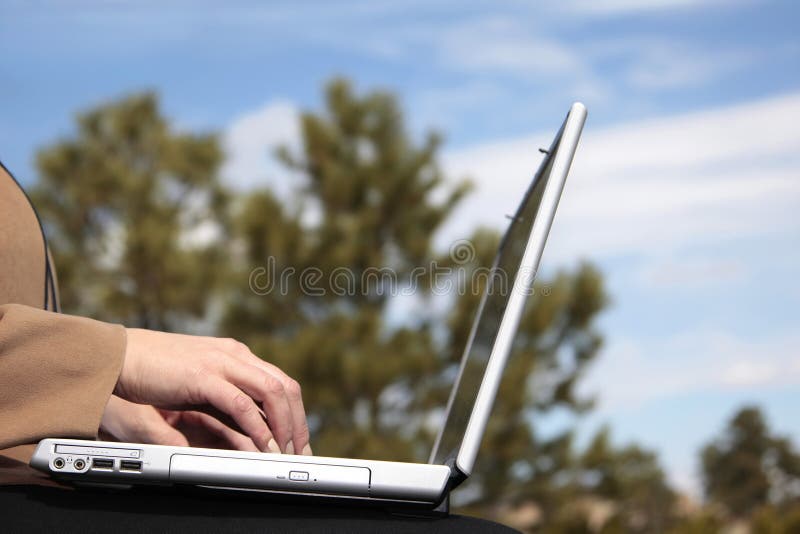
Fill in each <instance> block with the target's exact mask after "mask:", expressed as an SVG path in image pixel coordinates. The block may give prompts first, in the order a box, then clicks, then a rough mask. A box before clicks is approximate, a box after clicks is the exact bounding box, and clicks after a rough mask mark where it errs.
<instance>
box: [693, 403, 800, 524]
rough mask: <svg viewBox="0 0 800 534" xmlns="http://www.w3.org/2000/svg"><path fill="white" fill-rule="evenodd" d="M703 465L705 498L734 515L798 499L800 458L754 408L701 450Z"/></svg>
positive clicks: (735, 418) (740, 413) (739, 415)
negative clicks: (775, 433) (770, 428)
mask: <svg viewBox="0 0 800 534" xmlns="http://www.w3.org/2000/svg"><path fill="white" fill-rule="evenodd" d="M701 463H702V474H703V486H704V489H705V494H706V497H707V498H708V499H709V500H711V501H713V502H716V503H719V504H721V505H723V506H724V507H725V508H726V509H727V510H728V512H729V513H730V514H732V515H733V516H736V517H747V516H749V515H750V513H751V512H752V511H753V510H755V509H757V508H758V507H760V506H764V505H767V504H775V505H781V504H786V503H790V502H797V499H798V497H800V455H798V453H797V452H796V451H795V450H794V449H793V446H792V444H791V442H790V441H789V440H788V439H786V438H784V437H780V436H775V435H773V434H772V432H771V431H770V430H769V428H768V426H767V423H766V421H765V420H764V416H763V414H762V413H761V410H759V409H758V408H757V407H755V406H746V407H744V408H742V409H741V410H739V411H738V412H737V413H736V414H735V415H734V416H733V417H732V418H731V420H730V422H729V423H728V425H727V427H726V428H725V430H724V432H723V434H722V435H721V436H719V437H718V438H716V439H715V440H713V441H712V442H711V443H709V444H708V445H706V446H705V447H704V448H703V450H702V453H701Z"/></svg>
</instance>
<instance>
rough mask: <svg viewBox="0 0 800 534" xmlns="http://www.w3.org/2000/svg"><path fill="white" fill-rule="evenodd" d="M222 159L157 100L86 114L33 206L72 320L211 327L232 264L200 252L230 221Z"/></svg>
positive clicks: (47, 156)
mask: <svg viewBox="0 0 800 534" xmlns="http://www.w3.org/2000/svg"><path fill="white" fill-rule="evenodd" d="M222 157H223V155H222V152H221V150H220V148H219V144H218V142H217V139H216V137H214V136H212V135H194V134H187V133H178V132H174V131H172V130H171V129H170V127H169V124H168V122H167V120H166V119H165V118H164V117H163V116H162V114H161V112H160V110H159V108H158V101H157V99H156V97H155V95H153V94H142V95H136V96H132V97H130V98H126V99H123V100H120V101H118V102H115V103H112V104H108V105H105V106H100V107H98V108H96V109H93V110H91V111H88V112H86V113H83V114H81V115H80V116H79V117H78V129H77V132H76V134H75V135H73V136H71V137H70V138H68V139H65V140H63V141H61V142H58V143H56V144H55V145H53V146H50V147H47V148H45V149H43V150H41V151H40V152H39V154H38V156H37V166H38V168H39V183H38V185H37V187H36V188H35V190H34V191H33V195H32V196H33V199H34V203H35V205H36V206H37V208H38V210H39V212H40V214H41V216H42V218H43V219H44V223H45V227H46V231H47V234H48V235H49V238H50V245H51V247H52V249H53V252H54V254H55V256H56V259H57V265H58V272H59V276H60V283H61V294H62V300H63V303H62V304H63V309H64V310H65V311H71V312H77V313H82V314H85V315H90V316H93V317H97V318H102V319H106V320H114V321H121V322H124V323H126V324H127V325H129V326H141V327H147V328H154V329H168V328H175V327H177V325H178V323H177V321H179V320H181V319H186V318H192V317H195V318H197V317H202V316H203V315H204V313H205V311H206V305H207V304H208V289H209V288H210V287H211V286H212V285H213V282H214V280H215V278H216V275H215V272H216V266H217V265H219V262H218V259H219V256H220V254H219V252H218V249H219V247H218V243H213V242H209V239H208V238H206V239H201V240H200V241H201V242H200V243H197V242H196V241H198V239H197V238H198V237H202V236H198V234H199V233H201V232H200V231H201V230H203V229H205V230H206V232H205V233H207V234H212V235H213V234H214V233H215V232H216V233H219V231H220V229H221V226H222V223H223V221H224V217H223V213H224V212H223V207H224V199H225V195H224V194H223V191H222V188H221V186H220V184H219V181H218V175H217V171H218V169H219V166H220V164H221V162H222ZM209 230H211V231H210V232H209ZM207 237H210V236H207ZM193 238H194V239H193Z"/></svg>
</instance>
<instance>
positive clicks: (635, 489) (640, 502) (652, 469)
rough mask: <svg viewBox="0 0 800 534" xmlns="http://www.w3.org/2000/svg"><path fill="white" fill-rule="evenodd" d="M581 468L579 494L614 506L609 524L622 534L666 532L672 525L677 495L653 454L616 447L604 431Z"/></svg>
mask: <svg viewBox="0 0 800 534" xmlns="http://www.w3.org/2000/svg"><path fill="white" fill-rule="evenodd" d="M578 466H579V467H578V470H577V471H578V473H577V474H578V477H577V479H576V481H577V482H578V487H579V488H580V491H581V492H582V493H585V494H587V495H593V496H595V497H600V498H604V499H607V500H608V501H610V502H612V503H615V510H614V516H613V518H612V519H611V520H610V522H609V525H613V524H618V525H619V527H620V528H621V531H623V532H664V531H666V529H667V527H668V526H669V525H670V524H671V523H672V522H673V519H674V506H675V495H674V493H673V492H672V490H671V489H670V488H669V486H668V485H667V482H666V476H665V475H664V471H663V470H662V469H661V467H660V466H659V464H658V460H657V458H656V456H655V454H653V453H652V452H650V451H647V450H645V449H643V448H641V447H640V446H638V445H628V446H625V447H621V448H614V447H613V446H612V444H611V440H610V432H609V430H608V429H607V428H604V429H602V430H601V431H600V432H598V433H597V435H596V436H595V438H594V439H593V440H592V442H591V443H590V444H589V446H588V447H587V449H586V451H584V453H583V454H582V456H581V458H580V459H579V462H578Z"/></svg>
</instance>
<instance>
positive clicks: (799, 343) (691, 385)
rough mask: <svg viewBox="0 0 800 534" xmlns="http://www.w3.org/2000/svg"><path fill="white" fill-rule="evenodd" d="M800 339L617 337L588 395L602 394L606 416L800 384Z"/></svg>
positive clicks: (711, 334) (707, 334) (706, 334)
mask: <svg viewBox="0 0 800 534" xmlns="http://www.w3.org/2000/svg"><path fill="white" fill-rule="evenodd" d="M798 347H800V336H798V335H797V334H795V333H784V334H783V335H780V336H773V337H771V338H769V339H763V340H749V339H745V338H742V337H739V336H736V335H734V334H731V333H727V332H718V331H697V332H690V333H682V334H678V335H674V336H671V337H668V338H665V339H662V338H659V339H658V340H655V341H653V342H646V341H642V340H636V339H632V338H619V339H617V340H616V341H614V342H612V343H611V344H610V345H609V347H608V348H607V349H606V350H605V351H604V356H603V359H602V361H601V365H600V366H598V368H597V369H596V370H595V371H594V372H592V373H590V375H589V377H588V378H587V381H586V382H585V383H584V384H583V388H584V391H586V392H591V393H595V394H597V395H598V400H599V408H600V410H601V411H603V412H604V413H609V412H614V411H619V410H638V409H640V408H641V407H642V406H643V405H645V404H646V403H648V402H650V401H653V400H656V399H661V398H668V397H670V396H674V395H683V394H689V393H697V392H702V393H708V392H711V391H736V390H745V391H755V390H759V389H761V390H767V389H770V388H775V387H787V386H791V387H798V386H800V352H799V351H798Z"/></svg>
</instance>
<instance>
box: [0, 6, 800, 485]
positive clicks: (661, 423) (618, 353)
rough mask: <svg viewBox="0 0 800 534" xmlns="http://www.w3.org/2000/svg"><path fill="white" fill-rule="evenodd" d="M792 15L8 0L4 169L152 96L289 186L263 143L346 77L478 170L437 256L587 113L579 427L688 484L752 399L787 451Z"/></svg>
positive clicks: (568, 259)
mask: <svg viewBox="0 0 800 534" xmlns="http://www.w3.org/2000/svg"><path fill="white" fill-rule="evenodd" d="M798 20H800V7H798V4H797V3H796V2H789V1H785V2H774V1H766V0H764V1H759V0H729V1H723V0H651V1H647V2H644V1H636V0H596V1H578V0H568V1H561V2H550V3H547V4H545V3H544V2H540V3H534V2H505V3H502V4H501V3H499V2H469V1H459V2H450V1H444V2H437V3H435V5H434V3H432V2H421V1H419V2H418V1H408V2H402V3H400V2H388V1H380V0H379V1H372V2H306V3H301V2H275V3H269V4H268V3H266V2H225V3H211V2H188V1H187V2H182V1H173V2H155V1H149V0H140V1H138V2H132V1H125V0H119V1H108V2H100V1H96V0H95V1H88V0H87V1H74V2H58V1H38V2H29V1H13V0H0V50H2V54H0V118H1V120H0V158H2V160H3V161H4V163H6V165H7V166H9V167H10V168H11V169H12V171H14V172H15V173H16V174H17V176H18V178H20V179H21V180H22V181H23V183H27V184H30V183H31V182H32V181H33V180H34V179H35V173H34V168H33V156H34V153H35V151H36V149H37V147H41V146H43V145H45V144H47V143H49V142H52V141H53V140H55V139H57V138H58V137H60V136H64V135H68V134H69V133H70V131H71V130H72V123H73V117H74V113H75V112H76V111H78V110H81V109H86V108H87V107H90V106H92V105H95V104H97V103H98V102H102V101H107V100H110V99H112V98H115V97H119V96H121V95H124V94H126V93H129V92H132V91H136V90H141V89H156V90H158V91H159V92H160V93H161V95H162V98H163V102H164V107H165V109H166V111H167V113H168V114H169V115H170V117H172V118H173V119H174V121H175V122H176V124H178V125H179V126H180V127H182V128H192V129H211V130H216V131H220V132H221V133H222V134H223V140H224V142H225V146H226V149H227V151H228V153H229V156H230V161H229V163H228V165H227V167H226V169H225V175H226V178H227V179H228V180H230V182H231V183H232V184H234V185H235V186H236V187H239V188H242V189H246V188H248V187H252V186H253V185H255V184H258V183H265V182H269V183H272V184H274V185H275V187H277V188H278V189H279V190H284V191H285V190H287V189H288V188H290V187H291V182H289V181H287V178H286V176H285V174H283V173H281V172H280V170H279V168H278V167H277V166H276V165H275V163H274V162H271V161H269V160H268V158H267V157H266V156H265V154H267V149H268V148H269V147H270V146H272V145H274V144H277V143H289V144H292V143H296V142H297V125H296V123H295V119H296V116H297V110H298V109H301V108H307V107H312V108H316V107H319V105H320V102H319V96H320V87H321V85H322V83H323V82H324V81H325V80H327V79H329V78H330V77H331V76H333V75H336V74H342V75H346V76H348V77H350V78H352V79H353V80H355V82H356V83H357V85H358V87H359V88H362V89H367V88H372V87H376V86H378V87H385V88H388V89H391V90H393V91H395V92H397V93H398V94H399V95H400V97H401V99H402V102H403V105H404V107H405V109H406V111H407V112H408V116H409V120H410V123H411V128H412V131H413V132H414V133H415V134H419V133H421V132H423V131H425V130H426V129H427V128H429V127H435V128H437V129H440V130H441V131H443V132H444V133H445V134H446V137H447V140H448V142H447V144H446V145H445V151H444V155H443V163H444V166H445V168H446V169H447V170H448V172H449V173H450V174H451V176H453V178H457V177H459V176H462V175H469V176H471V177H472V178H473V179H474V180H475V182H476V184H477V187H478V193H477V194H475V195H473V196H472V197H471V198H470V199H469V200H468V201H467V202H466V204H465V206H464V207H462V208H461V209H460V210H459V211H458V213H457V214H456V216H455V217H454V219H453V221H452V222H451V223H450V224H448V225H447V226H446V227H445V228H444V229H443V230H442V232H441V233H440V235H438V236H437V238H436V240H437V244H438V245H439V246H440V247H443V248H444V247H446V246H447V245H448V243H451V242H453V241H454V240H455V239H459V238H463V237H465V236H466V235H467V234H468V233H469V232H470V230H471V229H472V228H473V227H474V226H475V225H477V224H488V225H494V226H497V227H501V226H502V225H503V221H504V219H503V214H504V213H507V212H510V211H511V210H512V209H513V205H514V203H515V202H516V199H517V198H519V194H520V193H521V192H522V190H523V189H524V187H525V185H526V182H527V180H528V178H529V175H530V172H531V170H532V169H533V168H534V167H535V166H536V164H537V162H538V161H539V154H538V153H537V152H536V148H537V147H538V146H542V145H545V144H547V141H548V137H549V136H550V135H552V132H553V131H554V130H555V128H556V127H557V126H558V124H559V123H560V121H561V119H562V117H563V114H564V113H565V111H566V109H567V107H568V106H569V104H570V102H572V101H573V100H576V99H579V100H582V101H584V102H585V103H586V104H587V107H588V108H589V121H588V122H587V127H586V132H585V133H586V135H585V137H584V139H583V141H582V145H581V147H580V148H579V150H578V156H577V159H576V162H575V166H574V170H573V173H572V175H571V177H570V180H569V182H568V184H567V188H566V191H565V196H564V199H563V201H562V205H561V207H560V209H559V214H558V216H557V217H556V224H555V226H554V229H553V234H552V236H551V240H550V243H549V244H548V248H547V250H546V254H545V258H544V265H545V268H546V269H553V268H555V267H559V266H571V265H574V264H575V262H576V261H578V259H580V258H589V259H591V260H593V261H595V262H596V263H598V264H599V265H600V266H601V267H602V268H603V270H604V271H605V273H606V275H607V278H608V283H609V287H610V291H611V294H612V296H613V301H614V303H613V307H612V308H611V309H610V310H609V312H608V313H606V314H605V315H604V317H603V318H602V320H601V327H602V329H603V331H604V333H605V334H606V337H607V343H606V346H605V348H604V349H603V354H602V356H601V359H600V361H599V362H598V363H597V365H595V367H594V368H593V369H592V370H591V372H590V373H589V374H588V376H587V378H586V382H585V384H584V389H585V391H586V392H587V393H593V394H596V395H597V396H598V401H599V404H598V409H597V410H596V411H595V412H594V413H593V414H592V415H590V416H588V417H585V418H583V419H581V420H580V421H579V424H580V427H581V429H582V432H584V433H585V434H588V433H590V432H591V431H592V430H593V429H594V428H596V427H597V426H598V425H599V424H602V423H603V422H608V423H610V424H611V426H612V428H613V429H614V433H615V434H614V435H615V437H616V439H617V440H618V441H620V442H624V441H628V440H636V441H639V442H642V443H644V444H645V445H648V446H650V447H654V448H656V449H658V450H659V453H660V454H661V457H662V460H663V462H664V464H665V465H666V467H667V469H668V471H669V473H670V476H671V477H672V478H673V480H674V481H675V482H676V483H677V484H678V485H679V486H680V487H681V488H684V489H688V490H694V489H696V488H697V480H696V478H695V468H696V465H695V458H696V451H697V449H698V448H699V446H700V445H701V444H702V443H703V442H704V441H706V440H708V439H709V437H711V436H712V435H713V434H714V433H715V432H717V431H718V429H719V428H720V427H721V425H722V424H723V420H724V419H725V418H727V417H728V416H730V414H731V413H732V412H733V411H734V410H735V409H736V408H737V407H738V406H740V405H741V404H742V403H744V402H757V403H759V404H761V405H762V406H763V407H764V408H765V409H766V411H767V414H768V416H769V418H770V420H771V422H772V424H773V425H774V426H775V427H776V428H777V429H778V430H779V431H781V432H784V433H788V434H790V435H792V436H793V437H794V439H795V441H796V442H799V443H800V418H798V417H797V416H796V406H797V404H798V400H800V314H799V313H798V311H797V310H798V309H800V285H798V283H797V280H796V273H797V272H798V271H799V268H800V248H799V247H798V244H800V219H799V218H798V215H797V208H798V206H800V126H798V120H800V68H798V65H800V38H798V36H797V35H798V32H797V21H798ZM562 423H563V418H560V417H559V416H556V417H554V418H552V419H551V420H550V421H548V422H547V424H548V425H551V426H556V425H558V424H562Z"/></svg>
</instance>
